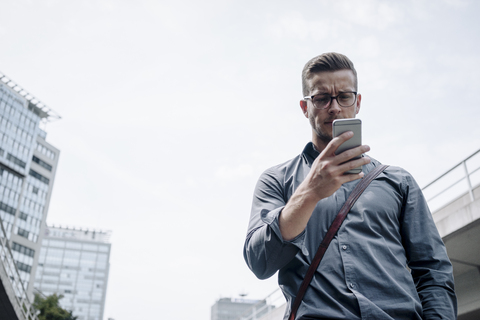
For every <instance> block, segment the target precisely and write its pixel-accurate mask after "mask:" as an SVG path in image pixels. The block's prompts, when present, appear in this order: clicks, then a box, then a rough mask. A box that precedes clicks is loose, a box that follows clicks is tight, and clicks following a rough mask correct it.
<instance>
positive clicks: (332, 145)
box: [323, 131, 353, 156]
mask: <svg viewBox="0 0 480 320" xmlns="http://www.w3.org/2000/svg"><path fill="white" fill-rule="evenodd" d="M352 137H353V131H346V132H344V133H342V134H341V135H339V136H337V137H335V138H333V139H332V140H331V141H330V142H329V143H328V144H327V146H326V147H325V150H323V152H325V154H327V155H329V156H332V155H335V151H337V149H338V147H340V145H341V144H342V143H344V142H345V141H347V140H348V139H351V138H352Z"/></svg>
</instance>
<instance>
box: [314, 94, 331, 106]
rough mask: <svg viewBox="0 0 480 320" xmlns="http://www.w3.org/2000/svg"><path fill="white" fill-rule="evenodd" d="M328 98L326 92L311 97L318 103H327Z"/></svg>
mask: <svg viewBox="0 0 480 320" xmlns="http://www.w3.org/2000/svg"><path fill="white" fill-rule="evenodd" d="M330 100H331V98H330V96H329V95H328V94H319V95H316V96H315V98H313V102H314V103H319V104H326V103H329V102H330Z"/></svg>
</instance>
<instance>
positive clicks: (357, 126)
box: [332, 118, 362, 173]
mask: <svg viewBox="0 0 480 320" xmlns="http://www.w3.org/2000/svg"><path fill="white" fill-rule="evenodd" d="M332 131H333V132H332V135H333V137H334V138H335V137H337V136H339V135H341V134H342V133H344V132H347V131H353V137H352V138H350V139H349V140H347V141H345V142H344V143H342V144H341V145H340V146H339V147H338V149H337V151H336V152H335V154H339V153H342V152H343V151H345V150H348V149H352V148H355V147H358V146H361V145H362V120H360V119H355V118H352V119H337V120H333V129H332ZM359 158H360V157H356V158H353V159H359ZM353 159H352V160H353ZM360 172H362V167H361V166H360V167H357V168H355V169H352V170H348V171H347V172H345V173H360Z"/></svg>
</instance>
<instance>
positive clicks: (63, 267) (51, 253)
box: [35, 226, 111, 320]
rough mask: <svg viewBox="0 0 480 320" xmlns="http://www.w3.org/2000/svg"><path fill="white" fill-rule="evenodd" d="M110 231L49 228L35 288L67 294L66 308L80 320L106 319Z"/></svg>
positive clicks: (36, 289) (43, 245) (44, 291)
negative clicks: (104, 315)
mask: <svg viewBox="0 0 480 320" xmlns="http://www.w3.org/2000/svg"><path fill="white" fill-rule="evenodd" d="M110 235H111V232H110V231H98V230H82V229H72V228H62V227H50V226H48V227H47V228H46V229H45V235H44V238H43V242H42V249H41V250H40V258H39V260H38V268H37V273H36V277H35V291H37V292H39V293H40V294H43V295H45V296H49V295H52V294H54V293H56V294H57V295H63V296H64V297H63V298H62V299H61V300H60V305H61V307H62V308H64V309H67V310H71V311H73V315H74V316H77V317H78V320H102V319H103V312H104V306H105V298H106V293H107V283H108V273H109V270H110V262H109V261H110V248H111V244H110V243H109V241H110Z"/></svg>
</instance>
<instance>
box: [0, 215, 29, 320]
mask: <svg viewBox="0 0 480 320" xmlns="http://www.w3.org/2000/svg"><path fill="white" fill-rule="evenodd" d="M0 268H3V269H4V270H5V273H6V275H7V277H8V280H10V284H11V288H12V289H13V293H14V295H15V301H10V303H12V304H14V303H17V307H18V308H15V306H14V309H16V310H20V312H21V313H22V314H21V315H23V319H25V320H38V317H37V315H36V314H35V310H34V308H33V306H32V304H31V302H30V300H29V299H28V297H27V291H26V290H25V287H24V286H23V282H22V280H21V277H20V273H19V272H18V269H17V265H16V264H15V261H14V259H13V255H12V251H11V250H10V246H9V245H8V238H7V233H6V232H5V229H4V228H3V223H2V221H1V220H0ZM8 280H7V281H3V284H4V286H6V285H8ZM5 289H6V290H7V288H5Z"/></svg>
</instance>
